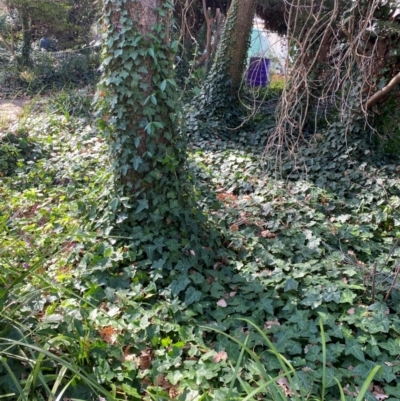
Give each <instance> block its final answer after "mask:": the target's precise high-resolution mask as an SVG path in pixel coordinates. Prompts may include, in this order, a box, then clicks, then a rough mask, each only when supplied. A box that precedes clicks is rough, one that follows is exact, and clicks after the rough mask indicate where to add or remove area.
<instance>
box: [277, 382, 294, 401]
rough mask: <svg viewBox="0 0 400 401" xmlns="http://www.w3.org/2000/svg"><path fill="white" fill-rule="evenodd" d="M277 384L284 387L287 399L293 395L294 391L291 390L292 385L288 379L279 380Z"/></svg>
mask: <svg viewBox="0 0 400 401" xmlns="http://www.w3.org/2000/svg"><path fill="white" fill-rule="evenodd" d="M276 384H277V385H278V386H280V387H282V389H283V391H284V393H285V396H286V397H288V396H291V395H293V390H292V389H291V388H290V383H289V381H288V379H287V378H286V377H281V378H280V379H278V380H277V381H276Z"/></svg>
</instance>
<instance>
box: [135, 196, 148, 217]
mask: <svg viewBox="0 0 400 401" xmlns="http://www.w3.org/2000/svg"><path fill="white" fill-rule="evenodd" d="M138 203H139V206H138V207H137V208H136V211H135V213H136V214H137V213H140V212H141V211H142V210H144V209H148V208H149V201H148V200H147V199H139V200H138Z"/></svg>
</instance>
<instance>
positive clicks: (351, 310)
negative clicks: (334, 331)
mask: <svg viewBox="0 0 400 401" xmlns="http://www.w3.org/2000/svg"><path fill="white" fill-rule="evenodd" d="M355 311H356V310H355V309H354V308H350V309H349V310H348V311H347V313H348V314H349V315H354V312H355Z"/></svg>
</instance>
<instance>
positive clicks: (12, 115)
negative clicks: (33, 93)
mask: <svg viewBox="0 0 400 401" xmlns="http://www.w3.org/2000/svg"><path fill="white" fill-rule="evenodd" d="M28 101H29V100H28V99H14V100H9V99H0V126H1V125H3V126H5V125H6V124H10V123H11V122H13V121H16V120H17V118H18V116H19V115H20V114H21V113H22V109H23V107H24V105H25V104H27V102H28Z"/></svg>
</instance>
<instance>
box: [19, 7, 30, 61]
mask: <svg viewBox="0 0 400 401" xmlns="http://www.w3.org/2000/svg"><path fill="white" fill-rule="evenodd" d="M20 13H21V24H22V49H21V65H22V66H24V67H29V66H31V65H32V60H31V31H30V21H29V16H28V15H27V14H26V12H25V11H24V10H20Z"/></svg>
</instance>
